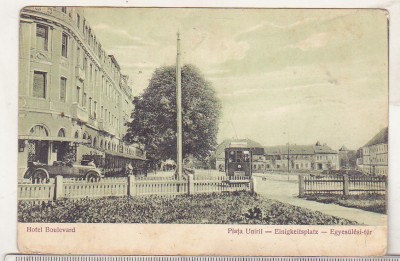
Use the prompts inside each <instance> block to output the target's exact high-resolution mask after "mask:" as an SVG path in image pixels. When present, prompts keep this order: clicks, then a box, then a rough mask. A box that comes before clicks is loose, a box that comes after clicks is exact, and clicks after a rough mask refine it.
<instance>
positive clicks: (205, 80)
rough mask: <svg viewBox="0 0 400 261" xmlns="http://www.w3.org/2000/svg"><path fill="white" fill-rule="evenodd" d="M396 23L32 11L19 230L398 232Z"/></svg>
mask: <svg viewBox="0 0 400 261" xmlns="http://www.w3.org/2000/svg"><path fill="white" fill-rule="evenodd" d="M388 26H389V20H388V13H387V12H386V11H385V10H382V9H262V8H261V9H252V8H117V7H70V6H65V7H62V6H58V7H51V6H46V7H41V6H28V7H24V8H23V9H22V10H21V12H20V22H19V61H18V62H19V89H18V90H19V93H18V96H19V101H18V189H17V198H18V222H19V223H20V224H24V227H23V231H19V232H20V233H22V235H26V234H29V233H75V232H76V229H77V227H75V226H74V224H82V223H84V224H93V223H96V224H97V223H102V224H110V223H117V224H175V225H176V224H192V225H193V224H197V225H200V224H207V225H250V226H246V228H240V226H239V227H236V226H232V227H229V226H228V227H225V228H226V229H225V228H224V229H225V230H226V231H227V234H228V235H240V234H241V233H245V234H248V235H258V234H268V233H271V234H274V235H279V234H284V235H303V236H305V235H308V236H310V235H313V234H321V233H322V234H325V233H327V234H331V235H332V236H339V235H358V234H362V235H363V236H368V235H370V234H371V233H373V232H372V231H373V229H372V230H369V227H370V226H371V227H383V228H384V230H385V229H386V225H387V211H388V209H387V188H388V143H389V141H388V125H389V121H388V98H389V96H388V95H389V94H388V77H389V75H388V69H389V66H388V29H389V27H388ZM46 224H48V225H49V226H48V225H46ZM57 224H58V225H60V224H68V225H69V226H68V227H65V226H58V225H57ZM54 225H56V226H54ZM292 225H293V226H295V227H290V228H286V227H285V226H292ZM269 226H281V228H279V227H274V228H273V229H272V228H271V229H269V228H268V227H269ZM296 226H299V227H296ZM309 226H341V227H342V228H343V229H341V230H335V231H332V230H329V229H326V231H325V230H324V229H323V230H322V231H319V230H314V229H313V228H311V227H309ZM354 226H355V228H354ZM20 230H21V229H20ZM20 236H21V235H20ZM382 242H383V243H382V244H383V245H385V243H386V239H385V240H383V241H382ZM383 247H385V246H383Z"/></svg>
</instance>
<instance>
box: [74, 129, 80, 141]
mask: <svg viewBox="0 0 400 261" xmlns="http://www.w3.org/2000/svg"><path fill="white" fill-rule="evenodd" d="M74 137H75V139H79V131H75V136H74Z"/></svg>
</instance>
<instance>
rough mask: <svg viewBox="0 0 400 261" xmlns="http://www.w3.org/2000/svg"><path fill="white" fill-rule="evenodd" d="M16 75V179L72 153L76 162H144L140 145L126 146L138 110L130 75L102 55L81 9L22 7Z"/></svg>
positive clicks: (112, 57) (102, 51)
mask: <svg viewBox="0 0 400 261" xmlns="http://www.w3.org/2000/svg"><path fill="white" fill-rule="evenodd" d="M19 69H20V79H19V162H18V164H19V168H20V170H19V175H22V173H23V172H24V170H25V169H26V166H27V162H28V161H40V162H42V163H45V164H52V162H54V161H58V160H63V159H64V158H65V157H71V155H72V158H74V160H75V161H77V162H79V160H80V159H81V158H82V157H83V156H84V155H102V156H104V157H105V156H106V155H113V156H115V157H120V158H126V159H132V160H138V161H143V160H144V158H145V155H144V152H143V151H142V150H141V149H140V148H139V147H138V146H136V145H128V144H125V143H124V142H123V140H122V138H123V136H124V134H125V132H126V126H125V123H126V122H127V121H129V119H130V113H131V111H132V109H133V105H132V100H133V95H132V87H131V86H130V85H129V84H128V76H126V75H123V74H121V71H120V66H119V64H118V62H117V60H116V59H115V57H114V56H112V55H108V54H107V53H106V52H105V51H104V50H103V48H102V46H101V43H100V42H99V41H98V39H97V38H96V35H95V34H94V31H93V30H92V29H91V27H90V26H89V23H88V21H87V20H86V19H85V16H84V11H83V9H81V8H69V7H27V8H24V9H23V10H22V11H21V20H20V53H19ZM109 165H110V164H109ZM114 165H115V164H114ZM114 167H115V166H114Z"/></svg>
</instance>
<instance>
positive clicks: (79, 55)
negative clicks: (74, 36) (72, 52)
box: [76, 47, 81, 68]
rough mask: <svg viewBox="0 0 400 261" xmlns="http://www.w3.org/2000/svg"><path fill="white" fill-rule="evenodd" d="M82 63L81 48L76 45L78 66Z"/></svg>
mask: <svg viewBox="0 0 400 261" xmlns="http://www.w3.org/2000/svg"><path fill="white" fill-rule="evenodd" d="M80 63H81V48H80V47H76V66H78V67H79V68H80V66H79V64H80Z"/></svg>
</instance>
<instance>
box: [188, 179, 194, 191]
mask: <svg viewBox="0 0 400 261" xmlns="http://www.w3.org/2000/svg"><path fill="white" fill-rule="evenodd" d="M188 194H189V195H192V194H194V176H193V174H188Z"/></svg>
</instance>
